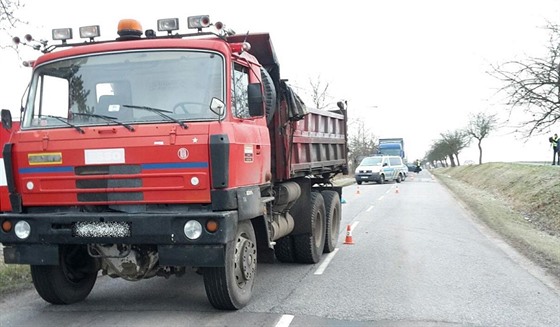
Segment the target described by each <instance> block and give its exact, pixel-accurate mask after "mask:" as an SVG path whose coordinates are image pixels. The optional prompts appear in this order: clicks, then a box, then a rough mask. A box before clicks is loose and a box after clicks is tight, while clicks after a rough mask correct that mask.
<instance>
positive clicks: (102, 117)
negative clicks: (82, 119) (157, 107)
mask: <svg viewBox="0 0 560 327" xmlns="http://www.w3.org/2000/svg"><path fill="white" fill-rule="evenodd" d="M72 115H77V116H86V117H95V118H101V119H104V120H106V121H109V122H112V123H117V124H118V125H121V126H124V127H126V129H128V130H129V131H131V132H134V127H132V126H130V125H129V124H125V123H123V122H121V121H118V120H117V117H111V116H105V115H98V114H90V113H85V112H73V113H72Z"/></svg>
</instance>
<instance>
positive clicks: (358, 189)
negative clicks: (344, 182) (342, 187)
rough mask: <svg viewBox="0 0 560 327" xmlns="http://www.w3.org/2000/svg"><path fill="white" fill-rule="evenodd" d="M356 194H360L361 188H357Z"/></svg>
mask: <svg viewBox="0 0 560 327" xmlns="http://www.w3.org/2000/svg"><path fill="white" fill-rule="evenodd" d="M356 194H360V187H359V186H358V187H356Z"/></svg>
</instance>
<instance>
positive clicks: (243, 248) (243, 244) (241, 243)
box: [235, 237, 257, 286]
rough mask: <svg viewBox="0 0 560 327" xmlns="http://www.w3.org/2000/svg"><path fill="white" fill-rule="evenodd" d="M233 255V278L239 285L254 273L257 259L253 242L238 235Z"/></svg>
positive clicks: (249, 278)
mask: <svg viewBox="0 0 560 327" xmlns="http://www.w3.org/2000/svg"><path fill="white" fill-rule="evenodd" d="M235 255H236V258H235V279H236V280H237V284H238V285H239V286H243V285H244V284H245V283H246V282H247V281H249V280H251V279H252V278H253V276H254V274H255V268H256V261H257V260H256V259H257V256H256V247H255V243H253V242H251V240H249V239H246V238H244V237H240V239H238V242H237V244H236V247H235Z"/></svg>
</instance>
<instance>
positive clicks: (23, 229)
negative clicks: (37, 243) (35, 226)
mask: <svg viewBox="0 0 560 327" xmlns="http://www.w3.org/2000/svg"><path fill="white" fill-rule="evenodd" d="M14 231H15V233H16V236H17V237H18V238H20V239H22V240H24V239H26V238H28V237H29V234H31V226H29V223H28V222H27V221H25V220H20V221H18V222H17V223H16V226H15V228H14Z"/></svg>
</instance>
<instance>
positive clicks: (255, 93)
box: [247, 83, 264, 117]
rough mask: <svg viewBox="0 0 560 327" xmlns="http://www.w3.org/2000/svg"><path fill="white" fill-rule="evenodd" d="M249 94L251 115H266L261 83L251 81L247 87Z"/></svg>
mask: <svg viewBox="0 0 560 327" xmlns="http://www.w3.org/2000/svg"><path fill="white" fill-rule="evenodd" d="M247 93H248V96H249V115H250V116H251V117H258V116H262V115H264V99H263V93H262V87H261V84H260V83H251V84H249V86H248V87H247Z"/></svg>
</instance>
